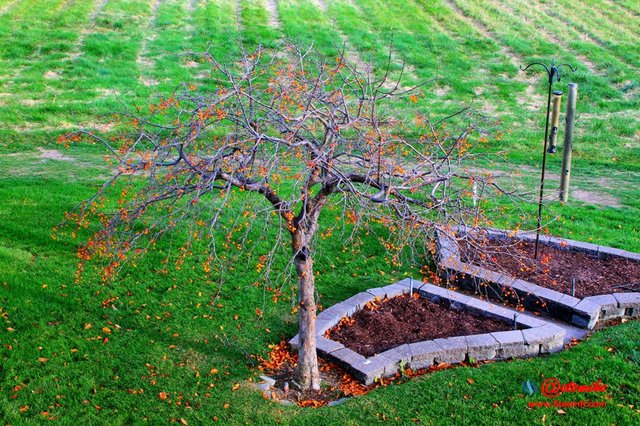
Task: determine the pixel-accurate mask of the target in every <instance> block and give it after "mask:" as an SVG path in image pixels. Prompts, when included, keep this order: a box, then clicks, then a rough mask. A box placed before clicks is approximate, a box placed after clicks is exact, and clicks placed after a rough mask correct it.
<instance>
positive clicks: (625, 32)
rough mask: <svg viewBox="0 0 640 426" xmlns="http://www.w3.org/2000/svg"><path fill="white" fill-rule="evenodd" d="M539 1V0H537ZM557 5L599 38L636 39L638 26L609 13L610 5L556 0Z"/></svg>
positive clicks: (633, 41)
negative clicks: (629, 24)
mask: <svg viewBox="0 0 640 426" xmlns="http://www.w3.org/2000/svg"><path fill="white" fill-rule="evenodd" d="M538 1H539V0H538ZM557 5H559V6H560V7H561V8H562V10H563V11H565V13H567V16H568V17H571V18H572V19H574V20H575V21H576V22H578V23H579V24H580V25H582V26H583V27H584V28H585V29H587V30H588V31H589V32H591V33H592V34H594V35H595V36H596V37H598V38H600V39H601V40H611V41H612V42H614V43H617V42H622V43H635V42H637V41H638V28H637V25H636V26H631V27H628V28H627V26H626V24H628V22H624V20H622V19H620V16H619V14H616V13H611V11H610V10H608V9H610V7H609V6H606V5H603V4H601V3H600V4H599V3H598V2H593V1H583V2H572V1H567V0H558V1H557Z"/></svg>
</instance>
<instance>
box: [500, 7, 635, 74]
mask: <svg viewBox="0 0 640 426" xmlns="http://www.w3.org/2000/svg"><path fill="white" fill-rule="evenodd" d="M503 7H504V10H505V11H506V12H508V13H510V14H511V15H512V16H518V17H523V18H524V20H525V22H526V24H528V25H531V26H535V27H538V28H545V29H547V30H548V32H553V34H554V40H557V41H558V44H559V45H560V46H563V47H565V46H567V47H569V48H573V49H574V50H576V51H583V52H585V55H589V56H588V57H587V56H583V58H584V59H583V61H589V62H591V63H593V64H594V65H593V66H594V67H596V68H598V69H603V70H604V71H605V72H606V76H607V77H609V78H611V79H612V80H613V81H614V82H620V81H624V80H626V79H628V78H635V77H636V76H637V75H638V74H637V68H635V67H633V66H630V65H629V63H627V62H624V60H623V59H622V60H621V59H620V58H619V57H618V56H616V53H617V50H616V49H615V48H610V47H607V46H606V45H604V44H601V43H599V42H598V41H597V40H595V39H591V38H589V37H588V36H587V38H586V40H584V39H585V37H583V34H581V33H580V32H579V31H577V30H575V29H574V28H573V24H571V23H570V22H567V21H564V19H565V18H564V15H557V12H556V11H554V10H552V9H550V8H548V7H546V6H543V5H540V7H542V8H544V9H542V10H541V9H538V8H537V7H535V6H532V4H531V3H530V2H526V1H524V0H514V1H511V2H504V1H503ZM559 20H560V21H562V22H559Z"/></svg>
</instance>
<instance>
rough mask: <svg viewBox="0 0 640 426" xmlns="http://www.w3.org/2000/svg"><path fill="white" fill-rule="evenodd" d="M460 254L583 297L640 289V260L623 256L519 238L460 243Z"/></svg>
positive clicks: (476, 261) (540, 283) (479, 264)
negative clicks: (575, 249)
mask: <svg viewBox="0 0 640 426" xmlns="http://www.w3.org/2000/svg"><path fill="white" fill-rule="evenodd" d="M458 245H459V247H460V257H461V259H462V260H463V261H465V262H467V263H472V264H474V265H477V266H482V267H483V268H486V269H489V270H493V271H500V272H503V273H506V274H508V275H511V276H512V277H516V278H519V279H522V280H525V281H528V282H531V283H534V284H537V285H539V286H542V287H546V288H550V289H553V290H556V291H559V292H561V293H565V294H571V287H572V285H571V281H572V279H573V278H575V280H576V286H575V296H576V297H578V298H580V299H582V298H584V297H588V296H595V295H598V294H609V293H619V292H629V291H640V262H635V261H633V260H630V259H625V258H623V257H619V256H607V257H597V256H592V255H590V254H587V253H583V252H573V251H569V250H563V249H559V248H555V247H551V246H547V245H540V246H539V247H538V259H537V260H534V259H533V257H534V256H533V254H534V247H535V245H534V243H532V242H528V241H518V240H489V241H482V242H478V241H465V240H461V241H459V242H458Z"/></svg>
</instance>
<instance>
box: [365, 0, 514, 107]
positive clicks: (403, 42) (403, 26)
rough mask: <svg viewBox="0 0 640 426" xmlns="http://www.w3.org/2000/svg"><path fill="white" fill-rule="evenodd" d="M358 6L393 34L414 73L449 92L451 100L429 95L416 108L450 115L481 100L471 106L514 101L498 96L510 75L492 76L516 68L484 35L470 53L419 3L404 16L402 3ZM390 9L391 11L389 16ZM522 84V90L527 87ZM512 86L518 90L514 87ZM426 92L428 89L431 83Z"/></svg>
mask: <svg viewBox="0 0 640 426" xmlns="http://www.w3.org/2000/svg"><path fill="white" fill-rule="evenodd" d="M360 6H361V8H362V9H363V11H364V15H365V16H367V17H368V19H369V20H370V23H371V25H372V26H373V27H374V28H376V30H377V31H378V32H382V33H386V34H387V35H388V36H390V35H391V32H393V38H394V45H395V47H396V49H397V50H398V51H399V53H400V54H401V55H402V56H403V57H405V58H407V62H408V63H409V64H410V65H412V66H413V67H415V74H416V75H418V76H419V77H420V79H421V80H423V81H424V80H429V79H432V78H435V79H436V82H437V83H436V84H437V85H439V86H440V87H441V90H439V91H438V93H442V92H445V94H446V93H447V91H448V90H450V91H451V93H450V97H449V99H451V101H450V102H442V101H441V100H439V99H438V97H434V96H433V95H432V94H431V95H430V96H428V99H425V103H420V102H419V103H418V105H417V106H418V107H420V106H421V105H423V106H425V107H427V108H428V110H429V111H431V112H435V113H436V114H437V115H440V114H450V113H452V112H454V111H456V110H459V109H460V108H462V107H463V106H465V105H468V104H469V103H470V102H471V101H472V100H473V99H475V98H479V99H478V100H479V102H478V100H477V101H476V103H475V104H474V105H473V106H474V107H476V108H478V109H480V110H483V111H484V112H487V113H489V114H494V113H495V111H494V109H499V110H505V109H506V106H505V104H504V102H505V101H506V102H513V101H512V100H510V99H509V97H500V96H497V95H498V94H499V93H501V92H502V91H504V90H505V89H506V87H507V86H508V85H509V82H508V79H494V78H493V77H494V76H495V75H502V74H503V73H507V74H508V73H509V72H510V71H511V72H512V71H513V66H512V65H510V64H509V62H508V58H507V57H504V56H500V55H495V52H494V53H491V50H492V49H493V48H494V47H493V46H492V45H491V43H490V42H489V41H488V40H483V37H482V36H479V37H477V38H476V40H480V42H479V46H478V48H477V49H473V53H472V52H470V50H472V49H469V48H468V45H465V44H461V43H459V39H457V38H454V37H452V36H451V35H450V34H448V33H437V32H436V31H433V29H434V28H437V27H438V26H439V24H434V20H433V19H431V18H430V17H429V15H428V13H427V12H425V11H424V10H423V9H421V8H420V6H418V5H416V4H414V5H413V7H411V8H410V9H409V10H408V13H406V15H403V14H402V13H401V11H402V10H403V9H405V7H408V6H407V5H406V4H405V3H403V2H399V1H393V2H385V3H384V4H383V3H381V2H377V1H376V2H373V1H365V2H362V3H361V4H360ZM387 10H390V11H391V13H390V14H389V15H388V16H387V12H386V11H387ZM520 88H521V89H524V85H522V86H520ZM511 90H512V91H513V90H514V88H513V87H511ZM425 92H429V88H428V87H427V88H426V89H425ZM436 95H437V93H436ZM487 98H491V99H492V103H491V104H489V103H488V102H485V101H484V100H485V99H487Z"/></svg>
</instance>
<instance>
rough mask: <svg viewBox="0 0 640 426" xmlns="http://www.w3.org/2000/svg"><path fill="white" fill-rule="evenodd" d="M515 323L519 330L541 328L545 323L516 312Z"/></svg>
mask: <svg viewBox="0 0 640 426" xmlns="http://www.w3.org/2000/svg"><path fill="white" fill-rule="evenodd" d="M516 323H517V324H518V326H520V327H521V328H535V327H542V326H543V325H545V324H546V323H547V322H546V321H543V320H541V319H539V318H536V317H534V316H532V315H527V314H525V313H522V312H518V313H517V314H516Z"/></svg>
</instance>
